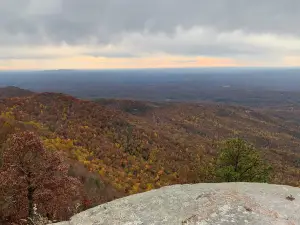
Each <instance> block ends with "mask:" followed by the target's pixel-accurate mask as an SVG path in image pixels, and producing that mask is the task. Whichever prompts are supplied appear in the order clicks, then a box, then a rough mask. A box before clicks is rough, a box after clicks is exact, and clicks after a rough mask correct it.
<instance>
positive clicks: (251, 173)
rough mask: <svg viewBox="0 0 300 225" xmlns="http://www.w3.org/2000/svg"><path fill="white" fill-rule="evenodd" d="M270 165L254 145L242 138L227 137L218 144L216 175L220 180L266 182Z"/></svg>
mask: <svg viewBox="0 0 300 225" xmlns="http://www.w3.org/2000/svg"><path fill="white" fill-rule="evenodd" d="M270 169H271V168H270V166H269V165H268V164H267V163H266V162H265V161H264V160H263V159H262V157H261V155H260V153H259V151H258V150H257V149H255V147H254V146H253V145H251V144H249V143H247V142H246V141H244V140H242V139H238V138H236V139H228V140H226V141H225V142H223V143H222V144H221V145H220V148H219V152H218V158H217V166H216V176H217V180H218V181H222V182H267V181H268V178H269V175H270Z"/></svg>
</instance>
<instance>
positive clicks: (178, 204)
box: [56, 183, 300, 225]
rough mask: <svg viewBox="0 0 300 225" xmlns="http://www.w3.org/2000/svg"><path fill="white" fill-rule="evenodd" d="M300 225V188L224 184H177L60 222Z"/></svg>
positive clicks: (75, 224) (71, 224)
mask: <svg viewBox="0 0 300 225" xmlns="http://www.w3.org/2000/svg"><path fill="white" fill-rule="evenodd" d="M150 224H151V225H152V224H153V225H159V224H163V225H177V224H178V225H182V224H186V225H188V224H189V225H192V224H199V225H200V224H201V225H209V224H211V225H216V224H262V225H267V224H270V225H276V224H278V225H279V224H290V225H297V224H299V225H300V188H296V187H290V186H281V185H271V184H257V183H220V184H194V185H174V186H169V187H163V188H160V189H157V190H153V191H149V192H145V193H141V194H136V195H132V196H129V197H125V198H121V199H117V200H115V201H112V202H109V203H105V204H103V205H99V206H97V207H95V208H92V209H89V210H87V211H84V212H81V213H79V214H77V215H75V216H73V217H72V218H71V220H70V221H68V222H61V223H57V224H56V225H150Z"/></svg>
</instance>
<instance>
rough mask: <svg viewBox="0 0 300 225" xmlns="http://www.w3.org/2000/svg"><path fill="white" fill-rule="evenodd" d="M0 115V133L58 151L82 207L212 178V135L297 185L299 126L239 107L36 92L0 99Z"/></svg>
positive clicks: (275, 177) (214, 146)
mask: <svg viewBox="0 0 300 225" xmlns="http://www.w3.org/2000/svg"><path fill="white" fill-rule="evenodd" d="M0 122H1V123H0V132H2V133H5V132H4V131H5V129H8V128H9V130H10V131H9V132H11V133H12V132H17V131H18V130H31V131H34V132H35V133H37V134H38V135H39V137H40V138H41V139H42V141H43V144H44V146H45V148H46V149H48V150H51V151H59V152H62V154H63V155H64V157H65V160H66V161H67V162H68V163H69V164H70V165H71V169H70V174H72V176H76V177H79V178H80V180H81V182H82V183H83V184H84V192H85V195H86V196H87V198H88V200H89V201H91V204H90V206H93V205H96V204H99V203H102V202H106V201H110V200H112V199H115V198H118V197H121V196H124V195H128V194H133V193H138V192H143V191H147V190H151V189H154V188H159V187H162V186H166V185H171V184H177V183H198V182H213V181H214V174H213V172H212V171H213V165H214V159H215V156H216V151H217V150H216V149H217V145H218V141H221V140H224V139H226V138H230V137H240V138H244V139H246V140H248V141H249V142H251V143H253V144H254V145H255V146H257V147H258V148H259V149H260V150H261V153H262V155H263V156H264V158H265V159H267V160H268V162H269V163H270V164H271V165H272V167H273V173H272V178H271V182H272V183H277V184H288V185H292V186H300V183H299V182H300V180H299V177H300V151H299V145H300V131H299V125H298V124H297V123H286V119H285V118H280V117H279V116H278V115H277V114H276V115H273V114H272V113H270V112H265V111H258V110H254V109H251V108H246V107H242V106H230V105H224V104H215V103H209V102H202V103H155V102H146V101H132V100H115V99H102V100H98V101H96V102H93V101H87V100H81V99H77V98H74V97H72V96H68V95H64V94H57V93H37V94H31V95H28V96H20V97H14V98H3V99H0ZM9 132H8V133H9ZM6 133H7V132H6ZM0 134H1V133H0ZM0 136H3V135H0ZM5 137H6V136H5ZM5 137H4V138H3V139H5ZM3 141H4V140H2V142H3ZM99 182H100V186H99Z"/></svg>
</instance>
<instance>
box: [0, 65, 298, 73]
mask: <svg viewBox="0 0 300 225" xmlns="http://www.w3.org/2000/svg"><path fill="white" fill-rule="evenodd" d="M178 69H179V70H193V69H199V70H201V69H212V70H226V69H227V70H228V69H238V70H245V69H250V70H251V69H263V70H270V69H272V70H282V69H300V66H280V67H278V66H274V67H270V66H268V67H264V66H260V67H258V66H253V67H251V66H250V67H239V66H235V67H234V66H231V67H227V66H224V67H173V68H170V67H167V68H163V67H162V68H106V69H28V70H1V69H0V72H49V71H54V72H60V71H114V70H117V71H122V70H126V71H130V70H137V71H138V70H178Z"/></svg>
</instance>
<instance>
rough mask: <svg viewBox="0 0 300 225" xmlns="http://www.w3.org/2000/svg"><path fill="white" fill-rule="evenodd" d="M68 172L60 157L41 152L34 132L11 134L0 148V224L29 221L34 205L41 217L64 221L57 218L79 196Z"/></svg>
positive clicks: (75, 184) (78, 183)
mask: <svg viewBox="0 0 300 225" xmlns="http://www.w3.org/2000/svg"><path fill="white" fill-rule="evenodd" d="M68 169H69V166H68V164H66V163H64V162H63V160H62V158H61V157H60V155H59V154H58V153H56V152H51V151H47V150H45V149H44V147H43V144H42V142H41V141H40V139H39V138H38V137H37V136H36V135H35V134H34V133H32V132H19V133H17V134H14V135H12V136H11V137H10V138H9V139H8V141H7V142H6V144H5V146H4V148H3V165H2V167H1V170H0V183H1V186H0V218H1V220H2V222H1V220H0V222H1V223H5V221H6V220H9V221H18V219H21V218H32V217H33V213H34V207H35V205H36V206H37V209H38V212H39V213H40V214H41V215H43V216H46V215H48V216H50V217H51V218H55V219H65V218H60V215H65V210H66V209H67V208H68V207H70V206H73V205H74V200H76V196H80V195H79V193H78V190H80V188H79V186H80V182H79V181H78V180H77V179H75V178H73V177H70V176H68ZM62 212H63V213H62ZM70 214H72V212H70Z"/></svg>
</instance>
